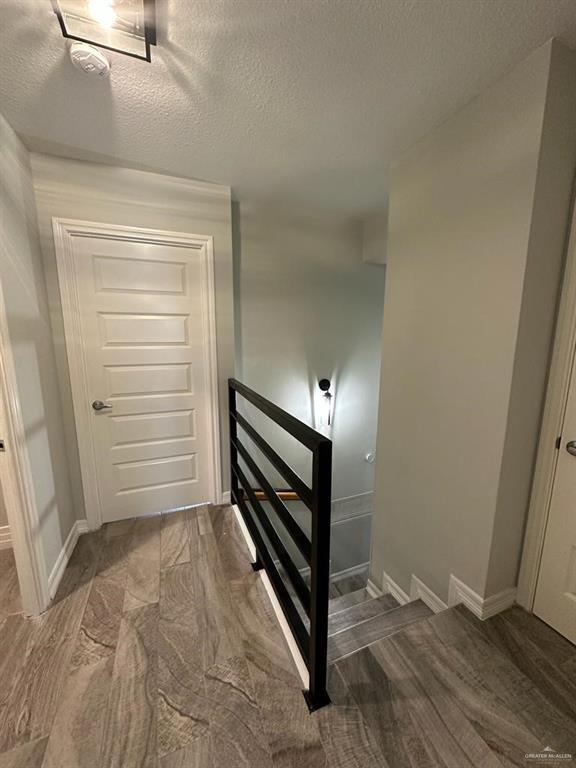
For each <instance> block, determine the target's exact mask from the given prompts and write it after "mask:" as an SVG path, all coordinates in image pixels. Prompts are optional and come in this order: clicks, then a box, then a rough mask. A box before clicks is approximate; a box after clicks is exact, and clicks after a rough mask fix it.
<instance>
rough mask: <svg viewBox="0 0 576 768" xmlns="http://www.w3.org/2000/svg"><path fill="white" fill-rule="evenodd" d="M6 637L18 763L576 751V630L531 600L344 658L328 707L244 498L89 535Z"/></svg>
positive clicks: (11, 753)
mask: <svg viewBox="0 0 576 768" xmlns="http://www.w3.org/2000/svg"><path fill="white" fill-rule="evenodd" d="M0 651H1V655H0V768H41V767H42V768H111V767H112V766H113V767H114V768H242V766H245V767H246V768H387V767H388V766H390V768H395V767H396V766H397V767H398V768H404V767H406V768H408V767H410V768H416V767H417V766H421V767H422V768H432V766H450V767H451V768H467V767H468V768H469V767H470V766H482V768H491V767H492V766H494V767H496V766H516V765H518V766H520V765H527V763H526V761H525V759H524V755H525V753H528V752H540V751H541V750H542V749H543V748H545V747H547V746H550V747H552V748H553V749H555V750H557V751H559V752H573V753H575V754H576V648H575V647H573V646H572V645H570V644H569V643H568V642H567V641H565V640H563V639H562V638H561V637H559V636H558V635H557V634H556V633H554V632H553V631H552V630H550V629H549V628H548V627H546V626H545V625H544V624H542V623H541V622H540V621H538V620H537V619H535V618H534V617H532V616H528V615H527V614H525V613H524V612H522V611H521V610H520V609H512V610H510V611H507V612H506V613H505V614H502V615H500V616H498V617H495V618H494V619H492V620H490V621H487V622H484V623H481V622H479V621H477V620H476V619H474V618H473V617H472V616H471V614H469V613H468V612H467V611H465V610H464V609H462V608H457V609H451V610H449V611H446V612H444V613H443V614H438V615H436V616H433V617H431V618H429V619H426V620H423V621H421V622H418V623H416V624H413V625H411V626H410V627H408V628H406V629H404V630H402V631H400V632H398V633H397V634H395V635H393V636H391V637H388V638H386V639H384V640H381V641H379V642H378V643H376V644H374V645H372V646H371V647H370V648H367V649H365V650H363V651H360V652H359V653H356V654H354V655H353V656H349V657H347V658H345V659H342V660H341V661H339V662H337V663H336V664H335V665H334V666H333V667H332V668H331V671H330V693H331V696H332V699H333V704H332V706H330V707H326V708H324V709H322V710H320V711H319V712H317V713H315V714H313V715H310V714H309V713H308V710H307V708H306V706H305V703H304V699H303V697H302V693H301V690H300V683H299V679H298V677H297V675H296V673H295V670H294V668H293V666H292V662H291V660H290V658H289V656H288V653H287V651H286V648H285V644H284V640H283V638H282V635H281V634H280V632H279V629H278V625H277V623H276V619H275V617H274V614H273V612H272V609H271V606H270V603H269V601H268V597H267V595H266V593H265V590H264V588H263V586H262V582H261V579H260V577H259V575H258V574H255V573H253V572H252V570H251V568H250V564H249V556H248V553H247V551H246V550H245V548H244V545H243V543H242V540H241V537H240V534H239V531H238V530H237V526H236V523H235V520H234V516H233V513H232V511H231V509H230V508H227V507H214V508H207V507H202V508H198V509H197V510H193V511H190V512H183V513H176V514H172V515H168V516H164V517H162V518H160V517H155V518H147V519H142V520H139V521H127V522H121V523H115V524H112V525H109V526H106V527H105V528H104V529H103V530H102V531H99V532H97V533H92V534H87V535H86V536H83V537H82V538H81V539H80V541H79V543H78V545H77V546H76V549H75V551H74V554H73V556H72V559H71V561H70V563H69V565H68V568H67V569H66V572H65V575H64V578H63V581H62V584H61V586H60V589H59V592H58V595H57V597H56V599H55V601H54V604H53V606H52V607H51V608H50V610H49V611H47V612H46V613H45V614H44V615H43V616H41V617H40V618H38V619H36V620H34V621H31V620H26V619H24V618H23V617H22V616H21V615H18V614H14V615H10V616H6V617H5V618H4V620H3V621H2V623H1V624H0ZM564 764H566V763H564ZM567 764H570V763H567Z"/></svg>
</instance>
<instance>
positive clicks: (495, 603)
mask: <svg viewBox="0 0 576 768" xmlns="http://www.w3.org/2000/svg"><path fill="white" fill-rule="evenodd" d="M515 602H516V587H514V588H512V589H504V590H502V592H498V593H497V594H495V595H490V597H481V596H480V595H479V594H478V593H477V592H474V590H473V589H471V588H470V587H469V586H468V585H467V584H464V582H463V581H460V579H458V578H456V576H454V574H452V575H451V576H450V586H449V590H448V605H449V606H453V605H458V604H459V603H462V604H463V605H465V606H466V608H468V610H469V611H471V612H472V613H473V614H474V616H476V617H477V618H479V619H482V620H484V619H489V618H490V617H491V616H496V614H497V613H501V612H502V611H504V610H506V608H510V607H511V606H512V605H514V603H515Z"/></svg>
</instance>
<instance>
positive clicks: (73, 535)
mask: <svg viewBox="0 0 576 768" xmlns="http://www.w3.org/2000/svg"><path fill="white" fill-rule="evenodd" d="M88 530H89V529H88V521H87V520H75V521H74V525H73V526H72V528H71V529H70V532H69V534H68V536H67V537H66V541H65V542H64V544H63V546H62V549H61V550H60V554H59V555H58V557H57V558H56V562H55V563H54V567H53V568H52V571H51V573H50V576H49V577H48V589H49V591H50V599H51V600H53V599H54V595H55V594H56V592H57V590H58V587H59V585H60V581H61V580H62V576H63V575H64V571H65V570H66V566H67V565H68V561H69V560H70V557H71V556H72V552H74V547H75V546H76V544H77V543H78V539H79V538H80V536H82V534H84V533H88Z"/></svg>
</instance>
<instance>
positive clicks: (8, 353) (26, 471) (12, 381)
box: [0, 285, 50, 616]
mask: <svg viewBox="0 0 576 768" xmlns="http://www.w3.org/2000/svg"><path fill="white" fill-rule="evenodd" d="M0 424H1V425H2V429H3V434H2V438H3V439H4V440H5V443H6V451H5V452H4V453H2V454H1V462H0V463H1V464H2V465H3V466H4V467H6V469H7V471H6V472H3V473H2V475H3V481H2V493H3V495H4V503H5V507H6V514H7V517H8V522H9V524H10V536H11V541H12V548H13V550H14V558H15V561H16V570H17V572H18V582H19V585H20V597H21V599H22V608H23V611H24V614H25V615H27V616H36V615H38V614H39V613H42V611H45V610H46V608H48V605H49V602H50V595H49V590H48V574H47V571H46V561H45V558H44V550H43V549H42V543H41V541H40V539H39V532H40V528H41V526H40V515H39V513H38V507H37V505H36V495H35V492H34V485H33V482H32V472H31V469H30V463H29V460H28V451H27V448H26V436H25V429H24V421H23V418H22V412H21V408H20V399H19V396H18V386H17V381H16V371H15V368H14V360H13V357H12V346H11V341H10V336H9V333H8V320H7V317H6V306H5V304H4V294H3V292H2V286H1V285H0Z"/></svg>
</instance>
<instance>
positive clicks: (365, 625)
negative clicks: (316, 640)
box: [328, 600, 433, 663]
mask: <svg viewBox="0 0 576 768" xmlns="http://www.w3.org/2000/svg"><path fill="white" fill-rule="evenodd" d="M432 615H433V613H432V611H431V610H430V608H428V606H427V605H425V604H424V603H423V602H422V601H421V600H414V601H413V602H411V603H406V605H401V606H399V607H398V608H393V609H392V610H390V611H386V612H385V613H381V614H379V615H378V616H374V618H372V619H368V620H367V621H363V622H362V623H361V624H356V625H354V626H352V627H349V628H348V629H345V630H344V631H343V632H338V634H336V635H333V636H332V637H330V638H329V639H328V661H329V663H333V662H335V661H338V659H341V658H343V657H344V656H350V654H352V653H355V652H356V651H359V650H360V649H362V648H366V646H368V645H372V644H373V643H376V642H378V640H381V639H382V638H383V637H387V636H388V635H392V634H394V633H395V632H398V631H399V630H400V629H402V628H403V627H405V626H407V625H408V624H413V623H414V622H415V621H421V620H422V619H427V618H429V617H430V616H432Z"/></svg>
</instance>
